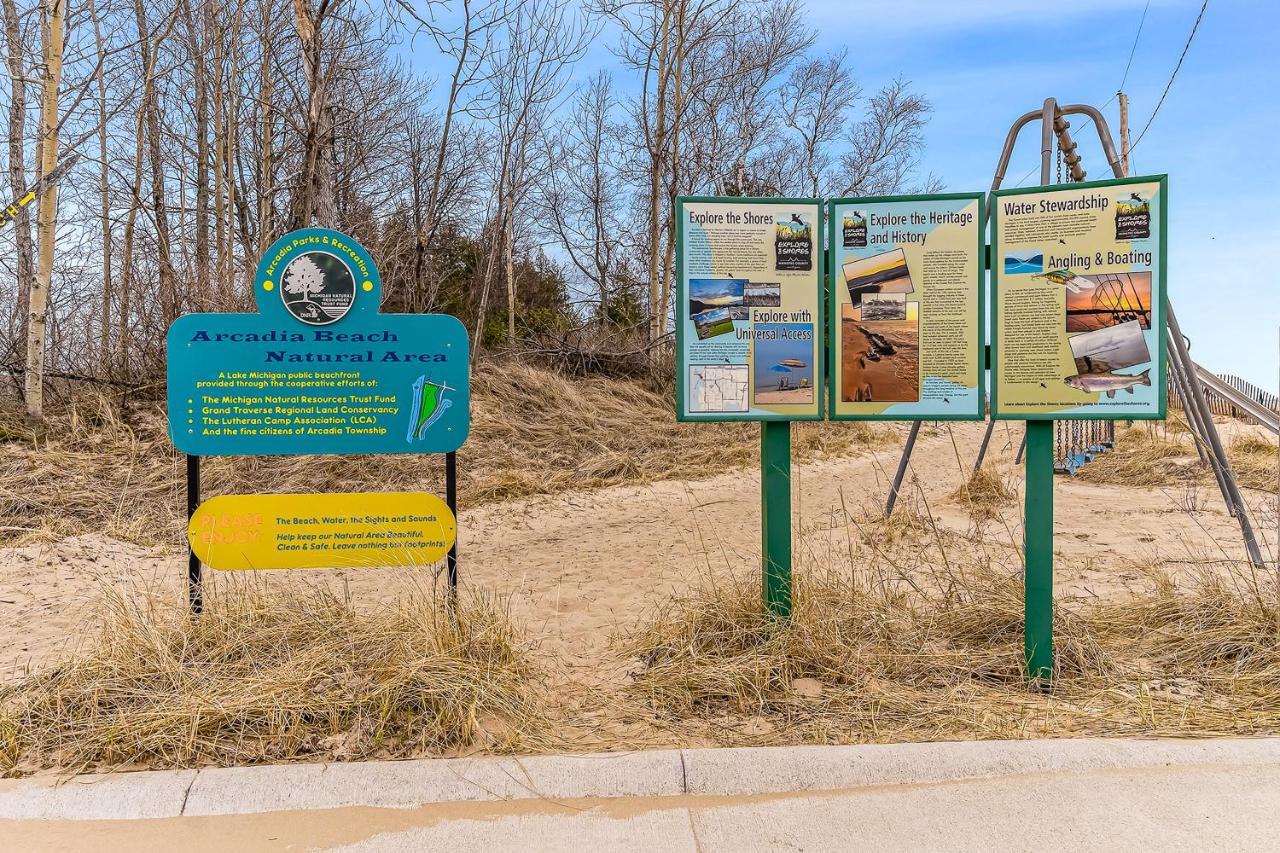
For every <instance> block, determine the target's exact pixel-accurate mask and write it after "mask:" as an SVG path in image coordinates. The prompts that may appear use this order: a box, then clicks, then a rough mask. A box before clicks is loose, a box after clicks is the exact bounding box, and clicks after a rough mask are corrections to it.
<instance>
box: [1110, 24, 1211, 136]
mask: <svg viewBox="0 0 1280 853" xmlns="http://www.w3.org/2000/svg"><path fill="white" fill-rule="evenodd" d="M1208 7H1209V0H1204V3H1203V5H1201V6H1200V14H1198V15H1196V22H1195V24H1193V25H1192V27H1191V35H1189V36H1187V43H1186V44H1185V45H1183V47H1182V55H1181V56H1179V57H1178V64H1177V65H1175V66H1173V73H1172V74H1170V75H1169V82H1168V83H1166V84H1165V87H1164V91H1163V92H1161V93H1160V100H1159V101H1157V102H1156V108H1155V109H1154V110H1152V111H1151V118H1149V119H1147V124H1146V126H1145V127H1143V128H1142V133H1139V134H1138V138H1137V139H1135V140H1134V142H1133V144H1132V145H1130V146H1129V151H1130V152H1132V151H1133V149H1135V148H1137V147H1138V143H1139V142H1141V141H1142V137H1144V136H1146V135H1147V130H1149V129H1150V128H1151V122H1153V121H1155V120H1156V113H1158V112H1160V107H1161V106H1162V105H1163V104H1164V99H1165V96H1166V95H1168V94H1169V90H1170V89H1171V88H1173V81H1174V78H1176V77H1177V76H1178V69H1179V68H1181V67H1182V60H1184V59H1186V58H1187V51H1188V50H1190V49H1191V41H1192V39H1194V38H1195V37H1196V30H1198V29H1200V19H1201V18H1203V17H1204V10H1205V9H1207V8H1208Z"/></svg>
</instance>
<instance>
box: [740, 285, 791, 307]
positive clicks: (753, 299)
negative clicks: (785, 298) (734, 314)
mask: <svg viewBox="0 0 1280 853" xmlns="http://www.w3.org/2000/svg"><path fill="white" fill-rule="evenodd" d="M742 304H743V305H746V306H749V307H751V308H777V307H778V306H780V305H781V304H782V285H781V284H780V283H777V282H771V283H766V282H756V281H749V282H747V284H746V286H745V287H744V288H743V290H742Z"/></svg>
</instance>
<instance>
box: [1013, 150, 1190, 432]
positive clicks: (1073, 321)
mask: <svg viewBox="0 0 1280 853" xmlns="http://www.w3.org/2000/svg"><path fill="white" fill-rule="evenodd" d="M993 203H994V205H995V210H994V224H993V234H992V258H991V265H992V280H993V282H994V284H993V301H994V308H995V310H994V312H993V315H992V327H993V328H992V415H993V416H994V417H997V418H1005V419H1013V420H1033V419H1081V418H1098V419H1120V418H1123V419H1126V420H1130V419H1163V418H1164V416H1165V367H1164V353H1165V346H1164V345H1165V316H1164V304H1165V252H1166V244H1167V233H1166V222H1167V210H1168V185H1167V178H1166V177H1165V176H1163V175H1158V176H1153V177H1141V178H1123V179H1118V180H1111V181H1095V182H1092V183H1081V184H1066V185H1061V186H1056V187H1033V188H1028V189H1017V190H1006V191H1002V192H997V193H996V194H995V196H994V202H993Z"/></svg>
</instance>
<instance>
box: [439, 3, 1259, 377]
mask: <svg viewBox="0 0 1280 853" xmlns="http://www.w3.org/2000/svg"><path fill="white" fill-rule="evenodd" d="M801 2H803V3H804V5H805V7H806V8H807V9H808V23H809V24H810V26H812V27H814V28H815V29H816V30H817V31H818V32H819V33H820V36H819V43H818V49H819V50H821V51H832V50H838V49H840V48H842V47H848V49H849V58H850V64H851V66H852V68H853V71H854V74H855V75H856V77H857V79H858V81H859V82H860V83H861V84H862V86H863V87H864V89H865V90H866V91H867V92H874V90H875V89H877V88H879V87H880V86H881V85H883V84H884V83H886V82H888V81H889V80H891V79H892V78H893V77H895V76H897V75H903V76H905V77H906V78H908V79H909V80H911V81H912V83H913V84H914V86H915V87H916V88H917V89H918V90H919V91H920V92H922V93H923V94H924V95H926V96H927V97H928V98H929V100H930V101H931V102H932V104H933V108H934V111H933V115H932V118H931V120H930V122H929V125H928V127H927V128H926V131H925V141H926V148H925V151H924V154H923V157H922V161H921V162H922V166H921V168H922V171H925V172H932V173H934V174H935V175H937V176H938V177H939V178H941V179H942V180H943V181H944V182H945V184H946V186H947V188H948V189H950V190H956V191H959V190H974V189H980V190H986V189H988V188H989V187H990V184H991V176H992V172H993V170H994V167H995V164H996V160H997V158H998V157H999V154H1000V147H1001V145H1002V144H1003V142H1004V136H1005V134H1006V133H1007V132H1008V129H1009V125H1010V124H1011V123H1012V121H1013V120H1014V119H1015V118H1016V117H1017V116H1019V115H1021V114H1022V113H1024V112H1026V111H1028V110H1032V109H1037V108H1039V107H1040V105H1041V104H1042V102H1043V101H1044V98H1045V97H1048V96H1053V97H1056V98H1057V99H1058V100H1059V101H1060V102H1062V103H1078V102H1084V103H1090V104H1094V105H1097V106H1101V105H1103V104H1106V106H1105V110H1104V111H1105V112H1106V114H1107V119H1108V121H1109V122H1110V124H1111V130H1112V134H1113V136H1115V137H1116V140H1117V144H1118V141H1119V112H1118V107H1117V104H1116V102H1115V100H1114V99H1113V98H1112V96H1113V95H1114V94H1115V91H1116V89H1117V87H1118V86H1119V85H1120V82H1121V78H1122V77H1123V76H1124V72H1125V65H1126V63H1127V62H1128V59H1129V53H1130V49H1131V47H1132V46H1133V43H1134V36H1135V34H1136V33H1137V31H1138V25H1139V21H1140V20H1141V19H1142V15H1143V8H1144V6H1146V5H1147V0H1073V2H1071V3H1061V4H1057V3H1055V4H1049V3H1043V2H1039V0H980V2H972V3H968V2H957V0H895V2H893V3H880V2H869V0H858V2H850V0H801ZM1200 2H1201V0H1151V2H1150V4H1149V9H1148V10H1147V14H1146V21H1145V23H1144V25H1143V29H1142V34H1141V39H1140V41H1139V43H1138V49H1137V53H1136V55H1135V56H1134V59H1133V64H1132V68H1131V69H1130V70H1129V74H1128V79H1127V80H1126V82H1125V90H1126V91H1127V92H1128V94H1129V97H1130V114H1131V118H1130V121H1131V124H1132V125H1133V137H1134V138H1136V136H1137V134H1138V132H1139V131H1141V129H1142V127H1143V125H1145V124H1146V122H1147V118H1148V117H1149V116H1150V115H1151V112H1152V110H1153V109H1154V108H1155V105H1156V102H1157V100H1158V99H1159V97H1160V93H1161V91H1162V90H1163V89H1164V86H1165V83H1166V82H1167V81H1168V79H1169V75H1170V73H1171V72H1172V71H1173V67H1174V65H1175V63H1176V62H1177V60H1178V55H1179V53H1180V52H1181V51H1182V47H1183V45H1184V43H1185V42H1186V39H1187V35H1188V33H1189V32H1190V31H1191V26H1192V23H1193V22H1194V21H1195V18H1196V14H1197V12H1199V10H1200ZM1277 30H1280V6H1277V5H1276V4H1272V3H1269V2H1266V3H1264V2H1246V0H1210V3H1209V7H1208V10H1207V11H1206V12H1205V15H1204V19H1203V21H1202V22H1201V24H1200V28H1199V31H1198V32H1197V34H1196V37H1195V41H1194V42H1193V43H1192V45H1191V49H1190V51H1189V52H1188V54H1187V58H1186V60H1185V61H1184V62H1183V65H1182V68H1181V70H1180V71H1179V72H1178V77H1177V80H1176V81H1175V82H1174V84H1173V88H1172V90H1171V91H1170V92H1169V95H1168V97H1167V98H1166V100H1165V102H1164V105H1163V106H1162V107H1161V108H1160V112H1159V115H1158V116H1157V117H1156V120H1155V122H1154V123H1153V124H1152V126H1151V128H1150V130H1149V131H1148V132H1147V135H1146V136H1145V138H1143V139H1142V140H1141V142H1140V143H1138V145H1137V147H1136V148H1135V149H1134V152H1133V166H1134V168H1133V172H1134V174H1139V175H1141V174H1155V173H1168V174H1169V181H1170V187H1169V198H1170V217H1171V222H1170V227H1169V234H1170V239H1169V243H1170V251H1169V294H1170V299H1171V301H1172V303H1173V306H1174V310H1175V311H1176V312H1177V314H1178V319H1179V320H1180V321H1181V323H1182V327H1183V331H1184V332H1185V333H1186V334H1187V335H1188V336H1189V337H1190V338H1191V342H1192V350H1191V351H1192V357H1193V358H1194V359H1195V360H1196V361H1198V362H1199V363H1200V364H1202V365H1204V366H1205V367H1208V368H1209V369H1211V370H1214V371H1215V372H1219V373H1235V374H1237V375H1239V376H1242V377H1244V378H1245V379H1248V380H1249V381H1251V382H1253V383H1255V384H1257V385H1260V386H1262V387H1264V388H1269V389H1272V390H1275V389H1276V387H1277V382H1278V380H1277V371H1278V370H1280V356H1278V350H1280V333H1278V329H1280V274H1278V273H1277V272H1276V271H1277V270H1280V243H1278V242H1277V241H1278V240H1280V234H1278V233H1277V232H1278V231H1280V229H1278V228H1277V226H1280V217H1278V216H1277V214H1276V212H1275V207H1274V204H1273V202H1272V200H1271V198H1269V196H1270V195H1272V194H1273V193H1274V192H1275V189H1276V186H1277V184H1280V181H1278V180H1277V179H1276V177H1275V173H1276V170H1277V167H1278V166H1280V154H1277V155H1274V156H1269V155H1271V149H1272V148H1273V147H1275V140H1277V139H1280V110H1278V109H1276V108H1275V107H1274V105H1273V103H1272V98H1273V97H1274V92H1275V90H1276V89H1277V88H1278V84H1280V61H1278V60H1277V51H1278V50H1280V48H1277V46H1276V44H1275V37H1276V34H1277ZM614 40H615V39H614V37H613V34H611V33H608V32H606V33H604V34H602V35H601V36H600V37H599V38H597V39H595V40H594V42H593V45H592V48H591V50H590V52H589V53H588V54H587V56H586V57H585V58H584V60H583V61H582V62H581V63H580V65H579V68H578V69H577V77H578V79H580V80H585V79H587V78H588V77H589V76H590V75H591V74H593V73H594V72H595V71H596V70H597V69H599V68H605V67H607V68H614V69H615V71H616V72H617V73H616V74H615V79H616V80H617V82H618V83H619V85H620V86H622V87H624V88H625V87H626V86H627V85H628V77H629V74H628V72H626V71H624V70H622V69H617V68H616V61H615V60H614V58H613V56H612V54H611V53H610V51H609V47H610V45H611V44H612V43H613V42H614ZM423 59H424V58H417V61H415V62H414V64H415V65H420V66H421V65H426V66H427V67H430V65H431V62H430V61H429V60H426V61H425V62H424V61H423ZM1108 102H1110V103H1108ZM1072 125H1073V127H1072V133H1073V136H1074V137H1075V138H1076V140H1077V141H1078V142H1079V143H1080V152H1081V154H1082V155H1083V157H1084V166H1085V169H1086V170H1087V171H1088V177H1089V178H1091V179H1096V178H1108V177H1111V173H1110V170H1109V169H1108V168H1107V164H1106V161H1105V160H1104V159H1103V157H1102V154H1101V150H1100V148H1099V146H1098V144H1097V142H1096V137H1094V138H1091V134H1092V129H1091V128H1090V127H1089V126H1088V125H1087V123H1085V122H1084V121H1083V120H1079V119H1078V120H1075V121H1073V122H1072ZM1038 133H1039V130H1038V126H1034V125H1033V126H1030V127H1028V128H1026V129H1025V130H1024V133H1023V136H1022V137H1021V138H1020V140H1019V146H1018V148H1017V149H1016V150H1015V154H1014V159H1013V161H1012V163H1011V165H1010V167H1009V170H1008V173H1007V176H1006V180H1005V186H1006V187H1010V186H1016V185H1018V184H1019V182H1022V183H1023V185H1026V184H1028V183H1035V182H1036V181H1037V180H1038V162H1039V152H1038V150H1037V149H1038V144H1037V142H1038V139H1037V136H1038Z"/></svg>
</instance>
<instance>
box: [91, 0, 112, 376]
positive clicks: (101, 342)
mask: <svg viewBox="0 0 1280 853" xmlns="http://www.w3.org/2000/svg"><path fill="white" fill-rule="evenodd" d="M89 15H90V17H91V18H92V20H93V41H94V45H95V47H96V48H97V53H98V74H97V77H98V159H99V161H100V162H99V171H98V197H99V212H98V217H99V223H100V225H101V228H102V328H101V330H100V334H99V337H98V370H99V371H100V372H102V373H106V372H108V371H109V369H110V366H111V318H112V302H113V300H114V299H115V293H114V287H113V282H112V277H111V274H112V269H111V252H112V240H111V192H110V186H109V184H108V180H107V179H108V177H109V168H108V164H107V84H106V79H105V76H106V75H105V67H106V61H105V60H106V50H105V45H104V43H103V41H102V22H101V20H100V19H99V17H98V7H97V4H96V2H95V0H89Z"/></svg>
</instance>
